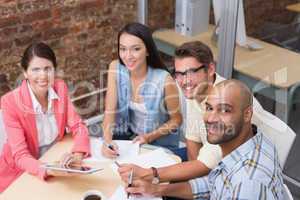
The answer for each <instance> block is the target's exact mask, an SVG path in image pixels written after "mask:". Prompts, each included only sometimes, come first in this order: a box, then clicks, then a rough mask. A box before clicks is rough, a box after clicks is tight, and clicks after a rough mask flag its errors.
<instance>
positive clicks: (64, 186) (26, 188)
mask: <svg viewBox="0 0 300 200" xmlns="http://www.w3.org/2000/svg"><path fill="white" fill-rule="evenodd" d="M71 146H72V139H71V138H70V137H66V138H65V139H64V140H63V141H62V142H59V143H57V144H55V145H54V146H53V147H52V148H51V149H50V150H49V151H48V152H47V153H46V154H45V155H44V156H43V157H42V158H41V160H42V161H48V162H49V161H55V160H56V159H57V158H58V157H59V156H60V155H62V154H63V153H64V152H66V151H67V150H71ZM174 158H176V157H174ZM176 160H177V161H178V159H176ZM94 165H95V166H101V167H103V168H104V170H102V171H100V172H98V173H95V174H91V175H82V176H79V177H53V178H51V179H49V180H48V181H46V182H45V181H41V180H39V179H38V178H37V177H34V176H31V175H29V174H27V173H24V174H23V175H22V176H20V177H19V178H18V179H17V180H16V181H15V182H14V183H13V184H12V185H11V186H10V187H9V188H8V189H7V190H5V192H3V193H2V194H0V199H1V200H18V199H22V200H23V199H24V200H25V199H26V200H27V199H28V200H41V199H43V200H80V198H81V197H82V196H83V194H84V193H85V192H86V191H87V190H92V189H95V190H100V191H101V192H103V193H104V195H105V196H107V197H109V196H111V195H112V194H113V193H114V191H115V189H116V188H117V187H118V186H119V185H120V184H122V181H121V179H120V177H119V176H118V175H117V174H115V173H114V172H113V171H112V169H111V167H110V163H102V164H99V163H98V164H94Z"/></svg>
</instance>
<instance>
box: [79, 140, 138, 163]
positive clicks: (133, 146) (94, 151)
mask: <svg viewBox="0 0 300 200" xmlns="http://www.w3.org/2000/svg"><path fill="white" fill-rule="evenodd" d="M114 142H116V144H117V145H118V147H119V154H120V155H119V156H118V157H117V158H116V159H114V160H117V161H119V160H126V159H129V158H131V157H136V156H137V155H138V154H139V149H140V147H139V144H138V143H132V141H130V140H114ZM90 145H91V157H90V158H87V159H85V160H84V161H87V162H88V161H98V162H103V161H104V162H105V161H111V159H110V158H106V157H104V156H103V155H102V152H101V148H102V145H103V139H102V138H92V139H91V140H90Z"/></svg>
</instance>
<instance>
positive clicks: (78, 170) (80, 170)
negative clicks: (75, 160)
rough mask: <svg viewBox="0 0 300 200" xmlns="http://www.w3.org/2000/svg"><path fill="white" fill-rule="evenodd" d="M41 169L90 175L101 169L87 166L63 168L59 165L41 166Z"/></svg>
mask: <svg viewBox="0 0 300 200" xmlns="http://www.w3.org/2000/svg"><path fill="white" fill-rule="evenodd" d="M43 167H44V168H45V169H51V170H58V171H65V172H71V173H81V174H90V173H94V172H97V171H100V170H102V168H92V167H89V166H80V167H76V168H65V167H62V166H61V165H59V164H45V165H43Z"/></svg>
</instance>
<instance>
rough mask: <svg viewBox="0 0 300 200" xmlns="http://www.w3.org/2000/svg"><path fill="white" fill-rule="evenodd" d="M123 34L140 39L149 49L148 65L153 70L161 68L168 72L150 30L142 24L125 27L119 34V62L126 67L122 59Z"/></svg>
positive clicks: (131, 24)
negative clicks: (121, 43)
mask: <svg viewBox="0 0 300 200" xmlns="http://www.w3.org/2000/svg"><path fill="white" fill-rule="evenodd" d="M123 33H128V34H130V35H134V36H136V37H138V38H140V39H141V40H142V41H143V42H144V44H145V46H146V49H147V52H148V56H147V65H150V66H151V67H153V68H161V69H165V70H167V68H166V66H165V64H164V63H163V62H162V59H161V57H160V55H159V53H158V50H157V47H156V45H155V43H154V40H153V38H152V34H151V32H150V30H149V28H148V27H147V26H145V25H143V24H140V23H136V22H134V23H129V24H127V25H125V26H124V27H123V28H122V29H121V30H120V31H119V34H118V57H119V62H120V63H121V64H122V65H124V63H123V61H122V59H121V58H120V54H119V51H120V37H121V35H122V34H123Z"/></svg>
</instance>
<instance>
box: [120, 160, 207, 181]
mask: <svg viewBox="0 0 300 200" xmlns="http://www.w3.org/2000/svg"><path fill="white" fill-rule="evenodd" d="M131 169H134V176H135V177H137V178H141V179H144V180H147V181H152V179H153V171H152V169H151V168H147V169H145V168H141V167H139V166H137V165H133V164H122V165H121V166H120V167H119V169H118V171H119V173H120V175H121V177H122V179H123V181H127V179H128V175H129V173H130V171H131ZM157 171H158V175H159V179H160V182H168V181H184V180H189V179H192V178H196V177H199V176H204V175H207V174H208V173H209V171H210V169H209V168H208V167H207V166H206V165H205V164H203V163H202V162H201V161H199V160H193V161H188V162H183V163H178V164H175V165H171V166H168V167H161V168H158V169H157Z"/></svg>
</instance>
